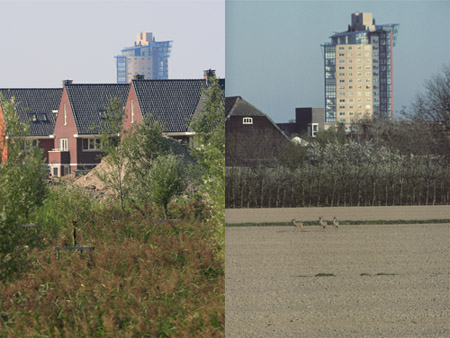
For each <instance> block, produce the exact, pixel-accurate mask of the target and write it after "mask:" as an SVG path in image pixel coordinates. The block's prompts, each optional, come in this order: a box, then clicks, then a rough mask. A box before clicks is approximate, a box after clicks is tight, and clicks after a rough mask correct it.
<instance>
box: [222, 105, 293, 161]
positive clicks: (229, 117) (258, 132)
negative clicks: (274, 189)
mask: <svg viewBox="0 0 450 338" xmlns="http://www.w3.org/2000/svg"><path fill="white" fill-rule="evenodd" d="M225 115H226V120H225V165H226V166H243V167H255V166H258V165H271V164H274V163H276V161H277V157H278V155H279V154H280V151H281V150H283V147H284V146H285V145H287V144H288V143H289V139H288V137H287V136H286V135H285V134H284V133H283V131H281V129H280V128H279V127H278V126H277V125H276V124H275V123H274V122H273V121H272V120H271V119H270V118H269V117H268V116H267V115H266V114H264V113H263V112H262V111H260V110H259V109H257V108H256V107H254V106H253V105H251V104H250V103H248V102H247V101H245V100H244V99H243V98H242V97H240V96H234V97H227V98H225Z"/></svg>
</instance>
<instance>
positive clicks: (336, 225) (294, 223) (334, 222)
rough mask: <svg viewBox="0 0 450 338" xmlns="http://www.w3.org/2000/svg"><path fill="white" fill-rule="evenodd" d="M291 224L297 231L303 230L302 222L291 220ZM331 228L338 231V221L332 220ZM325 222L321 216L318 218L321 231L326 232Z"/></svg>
mask: <svg viewBox="0 0 450 338" xmlns="http://www.w3.org/2000/svg"><path fill="white" fill-rule="evenodd" d="M292 224H293V225H294V226H295V227H296V228H297V229H303V222H301V221H297V220H296V219H295V218H294V219H292ZM332 224H333V226H334V227H335V228H336V230H337V229H339V221H338V220H337V218H336V217H334V218H333V222H332ZM327 225H328V223H327V221H325V220H324V219H323V217H322V216H320V217H319V226H321V227H322V230H326V229H327Z"/></svg>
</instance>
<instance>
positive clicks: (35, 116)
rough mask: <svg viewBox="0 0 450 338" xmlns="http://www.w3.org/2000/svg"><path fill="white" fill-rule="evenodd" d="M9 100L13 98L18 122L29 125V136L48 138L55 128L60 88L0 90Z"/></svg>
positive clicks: (60, 93)
mask: <svg viewBox="0 0 450 338" xmlns="http://www.w3.org/2000/svg"><path fill="white" fill-rule="evenodd" d="M0 92H1V93H2V94H3V96H4V97H5V98H6V99H7V100H10V99H11V98H12V97H15V100H16V103H17V112H18V114H19V117H20V121H23V122H29V123H30V136H35V137H36V136H49V135H52V134H53V131H54V128H55V120H56V114H54V113H52V111H53V110H58V108H59V104H60V102H61V95H62V88H52V89H49V88H17V89H0Z"/></svg>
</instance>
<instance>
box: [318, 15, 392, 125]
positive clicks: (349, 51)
mask: <svg viewBox="0 0 450 338" xmlns="http://www.w3.org/2000/svg"><path fill="white" fill-rule="evenodd" d="M363 15H365V16H367V17H363ZM353 16H354V17H355V19H356V20H355V21H354V22H352V25H351V26H349V29H348V31H347V32H342V33H337V34H334V35H333V36H331V37H330V38H331V42H327V43H325V44H323V45H322V47H323V55H324V77H325V79H324V80H325V122H329V123H336V122H345V123H351V122H353V121H354V120H355V119H357V118H362V117H379V118H383V119H387V120H390V119H393V116H394V105H393V97H394V95H393V94H394V93H393V47H394V46H395V44H396V40H397V34H398V28H399V25H398V24H388V25H375V22H374V20H373V24H372V17H371V14H370V13H369V14H367V13H357V14H353V15H352V20H354V18H353ZM358 16H359V17H358ZM357 17H358V18H357ZM360 18H363V20H366V21H365V22H364V25H362V24H361V23H358V20H359V19H360ZM369 20H370V21H369ZM355 22H356V23H357V24H355V25H353V24H354V23H355ZM361 25H362V26H361ZM361 27H363V28H365V29H361Z"/></svg>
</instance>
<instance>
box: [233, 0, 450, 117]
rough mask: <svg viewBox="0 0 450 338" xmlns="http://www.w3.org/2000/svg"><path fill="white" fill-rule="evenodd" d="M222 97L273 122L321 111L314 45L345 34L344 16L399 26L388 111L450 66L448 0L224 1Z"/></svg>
mask: <svg viewBox="0 0 450 338" xmlns="http://www.w3.org/2000/svg"><path fill="white" fill-rule="evenodd" d="M225 7H226V10H225V15H226V30H225V32H226V53H225V59H226V80H227V84H226V95H227V96H234V95H240V96H242V97H243V98H244V99H246V100H247V101H249V102H250V103H252V104H253V105H255V106H256V107H258V108H259V109H261V110H262V111H264V112H265V113H267V114H268V115H269V116H270V117H271V118H272V119H273V120H275V122H287V121H288V120H290V119H294V118H295V107H323V106H324V102H323V101H324V98H323V90H324V89H323V87H324V85H323V76H324V75H323V57H322V50H321V47H320V45H321V44H323V43H324V42H327V41H329V37H330V36H331V35H332V34H333V32H341V31H345V30H346V29H347V25H348V24H350V21H351V13H354V12H372V14H373V17H374V18H375V20H376V23H377V24H387V23H398V24H400V29H399V34H398V40H397V45H396V47H395V48H394V109H395V111H396V112H397V111H398V110H400V109H401V107H402V106H409V105H410V103H411V101H412V100H413V98H414V96H415V95H416V94H417V93H418V92H420V91H422V90H423V84H424V82H425V81H426V80H427V79H429V78H430V77H431V76H432V75H433V74H435V73H437V72H438V71H439V69H440V67H441V66H442V65H443V64H444V63H449V62H450V0H445V1H320V0H319V1H317V0H316V1H281V0H280V1H249V0H247V1H243V0H227V1H226V5H225Z"/></svg>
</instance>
